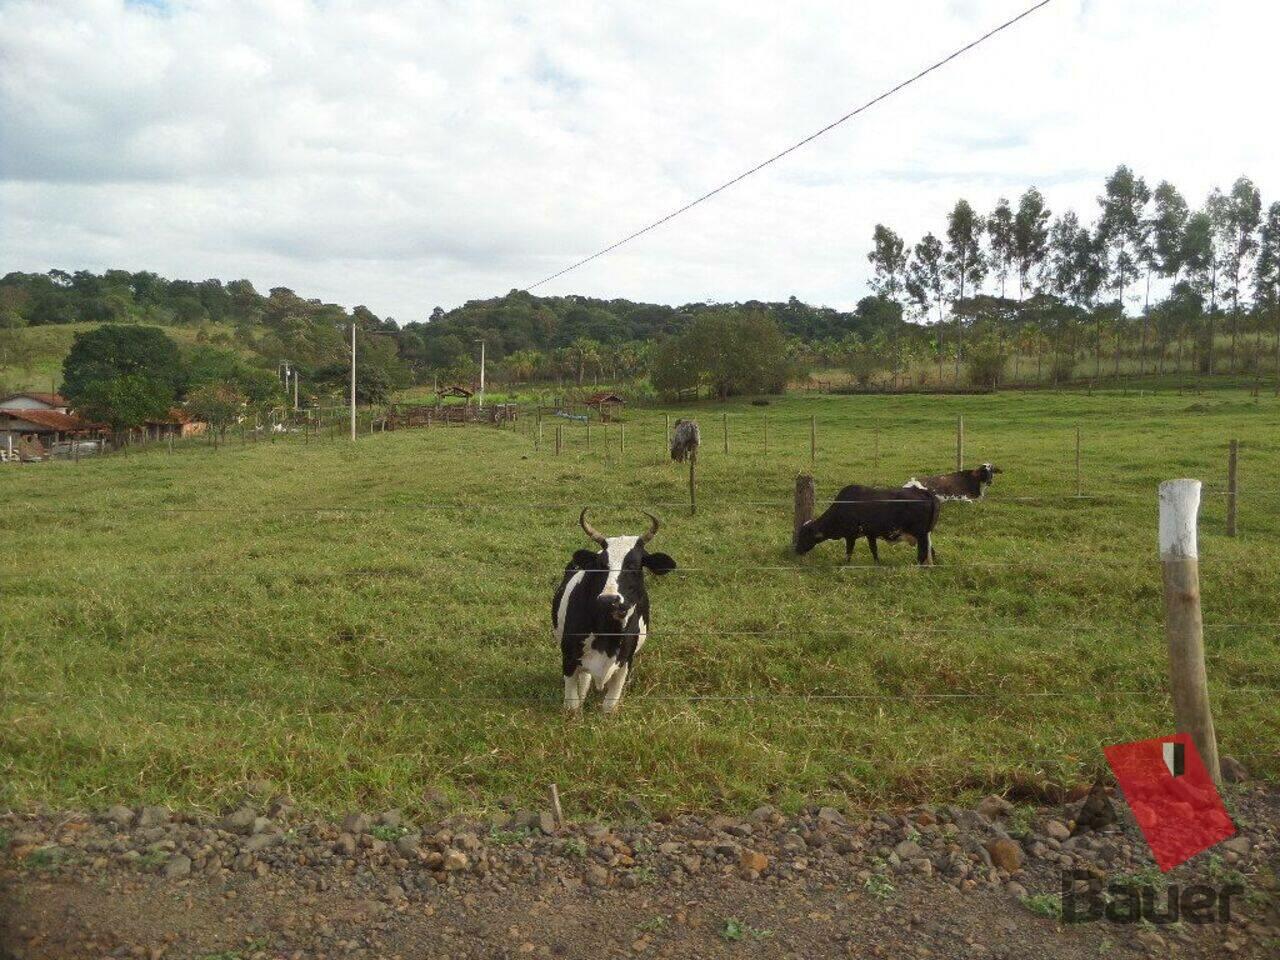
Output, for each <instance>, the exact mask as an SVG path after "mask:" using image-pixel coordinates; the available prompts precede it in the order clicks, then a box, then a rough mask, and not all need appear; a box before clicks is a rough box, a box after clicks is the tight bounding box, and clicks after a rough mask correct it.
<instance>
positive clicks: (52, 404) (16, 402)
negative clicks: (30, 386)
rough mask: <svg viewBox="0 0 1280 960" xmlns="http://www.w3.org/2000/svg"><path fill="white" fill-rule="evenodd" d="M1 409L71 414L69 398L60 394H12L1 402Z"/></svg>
mask: <svg viewBox="0 0 1280 960" xmlns="http://www.w3.org/2000/svg"><path fill="white" fill-rule="evenodd" d="M0 407H2V408H4V409H6V410H56V411H57V412H58V413H70V412H71V405H70V404H69V403H67V398H66V397H64V396H62V395H61V394H58V393H27V392H24V393H11V394H9V395H8V396H7V397H5V398H4V399H2V400H0Z"/></svg>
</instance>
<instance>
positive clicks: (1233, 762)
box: [1218, 756, 1249, 783]
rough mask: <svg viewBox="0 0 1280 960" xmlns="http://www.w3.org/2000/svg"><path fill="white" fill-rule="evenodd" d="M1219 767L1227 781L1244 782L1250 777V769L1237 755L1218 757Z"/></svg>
mask: <svg viewBox="0 0 1280 960" xmlns="http://www.w3.org/2000/svg"><path fill="white" fill-rule="evenodd" d="M1218 768H1219V769H1220V770H1221V771H1222V779H1223V780H1225V781H1226V782H1227V783H1244V781H1246V780H1248V779H1249V771H1248V770H1246V769H1245V767H1244V764H1243V763H1241V762H1240V761H1239V760H1237V759H1236V758H1235V757H1230V756H1222V757H1220V758H1219V759H1218Z"/></svg>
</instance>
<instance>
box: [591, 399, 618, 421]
mask: <svg viewBox="0 0 1280 960" xmlns="http://www.w3.org/2000/svg"><path fill="white" fill-rule="evenodd" d="M624 403H626V401H625V400H623V399H622V397H621V396H620V395H619V394H616V393H594V394H592V395H591V396H589V397H587V408H588V409H589V410H595V411H596V413H597V414H599V416H600V422H601V423H608V422H609V421H610V420H612V419H614V418H615V417H616V416H617V415H618V414H620V413H621V412H622V405H623V404H624Z"/></svg>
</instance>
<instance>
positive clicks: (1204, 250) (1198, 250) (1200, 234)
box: [1181, 210, 1218, 374]
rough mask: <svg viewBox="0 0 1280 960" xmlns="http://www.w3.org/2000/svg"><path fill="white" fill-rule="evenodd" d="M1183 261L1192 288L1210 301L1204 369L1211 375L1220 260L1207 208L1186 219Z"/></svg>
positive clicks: (1183, 238)
mask: <svg viewBox="0 0 1280 960" xmlns="http://www.w3.org/2000/svg"><path fill="white" fill-rule="evenodd" d="M1181 262H1182V268H1183V269H1184V270H1185V271H1186V274H1187V281H1188V283H1189V284H1190V287H1191V289H1192V290H1194V291H1195V292H1196V293H1197V294H1199V295H1200V296H1201V297H1202V298H1206V297H1207V298H1208V300H1209V315H1208V319H1209V342H1208V346H1207V351H1206V353H1205V372H1207V373H1209V374H1212V373H1213V315H1214V312H1215V311H1216V308H1217V305H1216V302H1215V300H1214V297H1215V294H1216V291H1217V269H1218V261H1217V256H1216V254H1215V252H1214V247H1213V218H1212V217H1211V216H1210V214H1209V213H1208V212H1207V211H1205V210H1199V211H1197V212H1196V213H1193V214H1191V216H1189V217H1188V218H1187V228H1186V231H1185V232H1184V233H1183V235H1182V254H1181Z"/></svg>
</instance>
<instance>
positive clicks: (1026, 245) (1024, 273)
mask: <svg viewBox="0 0 1280 960" xmlns="http://www.w3.org/2000/svg"><path fill="white" fill-rule="evenodd" d="M1048 253H1049V208H1048V207H1046V206H1045V202H1044V196H1043V195H1042V194H1041V193H1040V191H1039V190H1037V189H1036V188H1035V187H1031V188H1030V189H1029V190H1027V192H1026V193H1024V194H1023V195H1022V197H1021V199H1019V200H1018V213H1017V215H1016V216H1015V217H1014V220H1013V256H1014V260H1015V261H1016V262H1017V264H1018V299H1019V300H1022V298H1023V295H1024V291H1025V289H1026V283H1027V278H1028V277H1030V276H1032V275H1033V274H1034V273H1035V272H1038V271H1039V269H1040V267H1041V265H1042V264H1043V263H1044V260H1045V257H1046V256H1047V255H1048Z"/></svg>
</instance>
